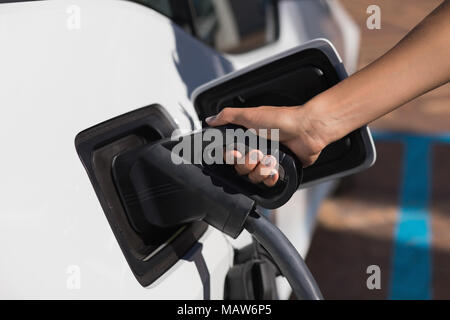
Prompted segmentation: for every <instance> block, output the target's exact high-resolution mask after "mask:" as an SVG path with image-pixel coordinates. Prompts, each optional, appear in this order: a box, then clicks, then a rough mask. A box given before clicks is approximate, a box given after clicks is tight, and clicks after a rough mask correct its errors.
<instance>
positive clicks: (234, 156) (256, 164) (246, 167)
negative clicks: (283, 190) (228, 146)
mask: <svg viewBox="0 0 450 320" xmlns="http://www.w3.org/2000/svg"><path fill="white" fill-rule="evenodd" d="M224 158H225V162H226V163H227V164H234V165H235V166H234V167H235V170H236V172H237V173H238V174H239V175H247V176H248V178H249V180H250V181H251V182H253V183H261V182H262V183H264V184H265V185H266V186H268V187H272V186H274V185H275V184H276V183H277V181H278V178H279V173H278V170H277V166H278V162H277V159H276V158H275V157H274V156H272V155H266V156H264V154H263V153H262V152H261V151H260V150H251V151H250V152H249V153H247V154H246V155H245V157H244V159H242V154H241V153H240V152H239V151H237V150H228V151H226V152H225V154H224ZM239 160H241V161H239ZM242 160H243V161H242Z"/></svg>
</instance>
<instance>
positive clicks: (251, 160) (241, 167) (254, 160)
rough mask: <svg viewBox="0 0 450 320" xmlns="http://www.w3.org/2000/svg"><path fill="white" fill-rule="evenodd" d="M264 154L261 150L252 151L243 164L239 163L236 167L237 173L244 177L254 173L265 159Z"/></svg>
mask: <svg viewBox="0 0 450 320" xmlns="http://www.w3.org/2000/svg"><path fill="white" fill-rule="evenodd" d="M263 157H264V154H263V153H262V152H261V151H259V150H251V151H250V152H249V153H247V154H246V155H245V159H244V161H243V163H238V164H236V165H235V166H234V168H235V169H236V172H237V173H238V174H239V175H241V176H243V175H246V174H249V173H250V172H252V171H253V170H254V169H255V168H256V166H257V165H258V164H259V162H260V161H261V160H262V159H263Z"/></svg>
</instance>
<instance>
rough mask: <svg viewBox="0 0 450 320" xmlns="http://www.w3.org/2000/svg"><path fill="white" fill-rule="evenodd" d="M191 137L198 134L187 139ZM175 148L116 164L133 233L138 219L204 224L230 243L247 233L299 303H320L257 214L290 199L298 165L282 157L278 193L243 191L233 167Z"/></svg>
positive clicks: (129, 156) (165, 146) (300, 265)
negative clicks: (199, 159) (206, 161)
mask: <svg viewBox="0 0 450 320" xmlns="http://www.w3.org/2000/svg"><path fill="white" fill-rule="evenodd" d="M207 130H208V129H207ZM209 130H214V129H209ZM195 134H198V133H194V134H191V136H195ZM192 141H195V137H194V139H192ZM179 142H180V139H178V140H177V139H175V140H168V139H167V140H161V141H158V142H156V143H150V144H146V145H143V146H140V147H137V148H134V149H131V150H129V151H126V152H123V153H121V154H119V155H118V156H117V157H115V158H114V160H113V165H112V171H113V176H114V181H115V185H116V188H117V190H118V193H119V195H120V197H121V200H122V204H123V206H124V207H125V209H126V213H127V215H128V218H129V220H130V224H131V225H132V226H133V228H135V229H136V231H137V232H139V231H140V230H139V228H140V221H142V219H145V220H146V221H148V222H151V223H152V224H154V225H156V226H159V227H173V226H177V225H182V224H185V223H189V222H194V221H199V220H204V221H205V222H207V223H208V224H210V225H211V226H213V227H215V228H217V229H219V230H220V231H222V232H223V233H225V234H227V235H229V236H231V237H233V238H236V237H237V236H238V235H239V234H240V233H241V232H242V230H243V229H244V228H246V229H247V230H248V231H249V232H250V233H251V234H252V235H253V236H254V238H255V239H256V240H257V241H258V242H260V243H261V245H262V246H263V247H264V248H265V249H266V250H267V251H268V252H269V253H270V255H271V256H272V258H273V259H274V261H275V262H276V264H277V265H278V267H279V268H280V270H281V272H282V273H283V275H284V276H285V277H286V278H287V279H288V281H289V283H290V284H291V286H292V289H293V290H294V293H295V294H296V295H297V297H299V298H304V299H321V298H322V296H321V294H320V291H319V289H318V287H317V285H316V283H315V281H314V278H313V277H312V276H311V273H310V272H309V270H308V268H307V267H306V265H305V263H304V262H303V259H302V258H301V256H300V255H299V253H298V252H297V250H296V249H295V248H294V247H293V246H292V244H291V243H290V242H289V240H288V239H287V238H286V237H285V236H284V235H283V233H282V232H281V231H280V230H279V229H278V228H277V227H276V226H274V225H273V224H272V223H270V222H269V221H268V220H267V219H266V218H264V217H262V216H260V215H259V214H258V213H257V211H256V206H257V205H258V204H261V203H268V204H272V205H275V206H281V205H282V204H284V203H285V202H286V201H288V200H289V199H290V197H291V196H292V194H293V193H294V192H295V190H296V189H297V187H298V184H299V179H301V173H300V174H299V173H298V171H297V169H298V170H300V172H301V167H299V166H298V164H297V163H296V161H295V160H294V159H293V158H289V157H288V156H286V154H283V157H282V158H281V160H280V163H281V164H282V165H284V166H285V168H284V169H285V174H286V173H287V174H288V175H287V176H286V177H285V179H284V181H283V182H282V183H280V185H279V186H278V188H274V189H273V190H268V189H266V188H262V187H260V186H255V185H252V184H248V186H247V187H244V188H243V187H242V184H244V185H245V180H242V179H243V178H242V177H239V176H238V175H237V174H236V173H235V172H234V169H233V168H232V166H227V165H218V166H207V165H204V164H203V163H195V162H194V161H192V160H193V159H192V157H187V156H186V155H185V156H183V155H179V154H177V153H175V152H173V148H174V146H175V145H177V143H179ZM243 143H245V141H244V142H243ZM203 150H204V148H201V153H202V155H203ZM191 156H192V155H191ZM195 156H196V155H195V154H194V155H193V157H194V158H195ZM221 156H222V155H221ZM224 167H228V169H230V170H231V171H226V170H227V169H223V168H224ZM211 208H214V209H213V210H211Z"/></svg>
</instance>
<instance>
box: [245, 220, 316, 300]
mask: <svg viewBox="0 0 450 320" xmlns="http://www.w3.org/2000/svg"><path fill="white" fill-rule="evenodd" d="M244 228H245V229H246V230H247V231H248V232H250V233H251V234H252V235H253V237H255V239H256V240H257V241H258V242H259V243H260V244H261V245H262V246H263V247H264V248H265V249H266V250H267V251H268V252H269V253H270V255H271V256H272V258H273V260H274V261H275V263H276V264H277V265H278V267H279V268H280V270H281V273H282V274H283V275H284V276H285V277H286V279H287V280H288V282H289V284H290V285H291V288H292V290H293V291H294V294H295V295H296V297H297V298H298V299H305V300H322V299H323V297H322V293H321V292H320V289H319V287H318V286H317V283H316V281H315V280H314V278H313V276H312V274H311V272H310V271H309V269H308V267H307V266H306V264H305V262H304V261H303V259H302V257H301V256H300V254H299V253H298V251H297V250H296V249H295V247H294V246H293V245H292V243H291V242H290V241H289V240H288V238H286V236H285V235H284V234H283V233H282V232H281V231H280V229H278V228H277V227H276V226H275V225H274V224H272V223H271V222H270V221H269V220H268V219H266V218H265V217H263V216H261V215H259V214H258V213H257V212H252V213H251V214H250V215H249V216H248V217H247V220H246V221H245V224H244Z"/></svg>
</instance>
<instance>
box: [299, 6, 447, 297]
mask: <svg viewBox="0 0 450 320" xmlns="http://www.w3.org/2000/svg"><path fill="white" fill-rule="evenodd" d="M441 2H442V1H439V0H427V1H423V0H405V1H392V0H384V1H380V0H358V1H355V0H341V4H342V5H343V6H344V7H345V9H347V11H348V12H349V13H350V15H351V16H352V17H353V19H354V21H355V22H356V23H357V24H358V26H359V28H360V31H361V43H360V57H359V63H358V68H359V69H360V68H363V67H364V66H366V65H367V64H369V63H370V62H372V61H374V60H375V59H376V58H378V57H379V56H380V55H382V54H383V53H384V52H386V51H387V50H388V49H389V48H391V47H392V46H394V45H395V44H396V43H397V42H398V41H399V40H400V39H401V38H402V37H403V36H404V35H405V34H406V33H407V32H408V31H410V30H411V29H412V28H413V27H414V26H415V25H416V24H417V23H418V22H419V21H420V20H421V19H423V18H424V17H425V16H426V15H427V14H428V13H430V12H431V11H432V10H433V9H434V8H435V7H437V6H438V5H439V4H440V3H441ZM372 4H376V5H378V6H379V7H380V8H381V29H379V30H369V29H368V28H367V27H366V19H367V17H368V14H367V13H366V9H367V7H368V6H369V5H372ZM371 128H372V131H373V133H374V136H375V140H376V147H377V153H378V159H377V163H376V164H375V166H374V167H373V168H371V169H369V170H368V171H366V172H363V173H361V174H358V175H355V176H351V177H349V178H345V179H344V180H342V181H341V184H340V185H339V187H338V189H337V190H336V192H335V193H334V195H333V196H332V197H331V198H329V199H327V200H326V201H325V202H324V203H323V204H322V205H321V207H320V211H319V212H320V213H319V223H318V226H317V229H316V231H315V233H314V237H313V240H312V244H311V248H310V251H309V254H308V257H307V263H308V265H309V266H310V268H311V269H312V272H313V274H314V275H315V276H316V279H317V281H318V283H319V285H320V286H321V288H322V290H323V293H324V296H325V297H326V298H329V299H347V298H348V299H386V298H393V299H396V298H413V299H414V298H415V299H429V298H433V299H450V143H449V142H450V139H449V138H448V137H449V135H450V85H449V84H447V85H445V86H443V87H441V88H439V89H437V90H434V91H432V92H430V93H428V94H426V95H424V96H422V97H420V98H418V99H416V100H414V101H412V102H410V103H408V104H407V105H405V106H404V107H402V108H400V109H398V110H397V111H395V112H393V113H391V114H389V115H387V116H385V117H383V118H382V119H379V120H377V121H375V122H374V123H372V124H371ZM369 265H378V266H379V267H380V269H381V290H368V289H367V287H366V279H367V277H368V274H367V273H366V268H367V266H369ZM330 266H331V268H330Z"/></svg>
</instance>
